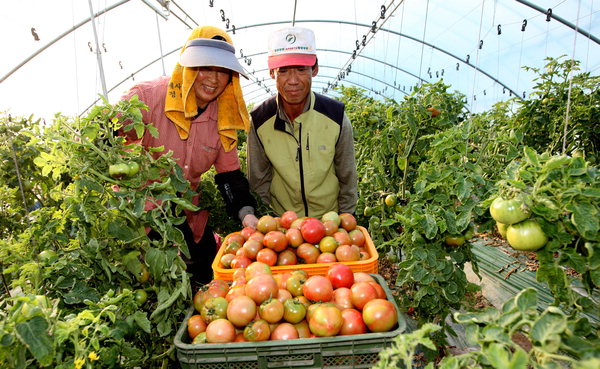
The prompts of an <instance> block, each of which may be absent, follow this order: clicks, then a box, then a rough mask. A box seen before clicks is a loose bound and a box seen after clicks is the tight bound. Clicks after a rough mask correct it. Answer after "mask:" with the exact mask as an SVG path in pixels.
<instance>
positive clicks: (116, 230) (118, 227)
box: [108, 219, 138, 242]
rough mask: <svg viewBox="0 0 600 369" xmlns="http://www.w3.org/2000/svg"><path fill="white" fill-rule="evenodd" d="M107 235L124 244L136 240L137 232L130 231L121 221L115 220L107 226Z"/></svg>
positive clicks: (124, 222) (125, 223)
mask: <svg viewBox="0 0 600 369" xmlns="http://www.w3.org/2000/svg"><path fill="white" fill-rule="evenodd" d="M108 233H109V234H110V235H111V236H113V237H115V238H118V239H120V240H122V241H124V242H130V241H133V240H134V239H135V238H137V236H138V235H137V232H135V231H134V230H132V229H131V227H129V225H128V224H127V222H126V221H125V220H123V219H115V220H113V221H111V222H110V223H109V224H108Z"/></svg>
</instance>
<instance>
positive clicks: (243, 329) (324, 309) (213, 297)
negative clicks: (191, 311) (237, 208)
mask: <svg viewBox="0 0 600 369" xmlns="http://www.w3.org/2000/svg"><path fill="white" fill-rule="evenodd" d="M193 303H194V308H195V310H196V311H195V312H196V314H195V315H192V316H191V317H190V318H188V320H187V328H188V335H189V337H190V339H191V340H192V343H194V344H200V343H225V342H256V341H267V340H289V339H297V338H311V337H331V336H336V335H351V334H363V333H368V332H386V331H390V330H392V329H393V328H394V327H396V326H397V323H398V312H397V310H396V306H395V304H394V303H392V302H391V301H389V300H388V299H387V296H386V293H385V290H384V288H383V287H382V286H381V285H380V284H379V283H377V281H376V280H375V278H373V276H372V275H370V274H367V273H363V272H353V271H352V269H351V268H350V267H349V266H348V265H346V264H343V263H334V264H331V265H330V266H329V268H328V269H327V272H326V274H325V275H314V276H310V277H309V276H308V275H307V274H306V272H305V271H304V270H302V269H298V270H294V271H291V272H285V273H280V274H273V273H271V269H270V267H269V266H268V265H267V264H265V263H262V262H259V261H255V262H253V263H251V264H250V265H249V266H248V267H247V268H240V269H237V270H236V271H235V274H234V281H233V282H232V283H231V285H230V284H229V283H227V282H225V281H223V280H219V279H215V280H213V281H211V282H210V283H209V284H208V285H207V286H206V288H205V289H202V290H199V291H198V292H196V293H195V295H194V299H193Z"/></svg>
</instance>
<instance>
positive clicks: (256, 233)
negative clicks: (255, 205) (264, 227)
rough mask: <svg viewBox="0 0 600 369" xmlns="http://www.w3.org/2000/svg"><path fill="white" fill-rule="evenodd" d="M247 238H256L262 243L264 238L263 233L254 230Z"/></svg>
mask: <svg viewBox="0 0 600 369" xmlns="http://www.w3.org/2000/svg"><path fill="white" fill-rule="evenodd" d="M248 239H249V240H256V241H258V242H260V244H261V245H262V243H263V241H264V239H265V235H264V233H262V232H259V231H256V232H254V233H252V234H251V235H250V237H248Z"/></svg>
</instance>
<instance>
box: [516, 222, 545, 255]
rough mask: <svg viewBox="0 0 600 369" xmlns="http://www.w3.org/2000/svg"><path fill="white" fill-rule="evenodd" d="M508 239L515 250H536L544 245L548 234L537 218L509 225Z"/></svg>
mask: <svg viewBox="0 0 600 369" xmlns="http://www.w3.org/2000/svg"><path fill="white" fill-rule="evenodd" d="M506 240H507V241H508V244H509V245H510V246H511V247H512V248H513V249H515V250H519V251H536V250H539V249H541V248H542V247H544V245H545V244H546V243H547V242H548V236H546V234H545V233H544V231H543V230H542V227H540V225H539V224H538V223H537V222H536V221H535V220H525V221H523V222H520V223H516V224H511V225H509V226H508V229H507V230H506Z"/></svg>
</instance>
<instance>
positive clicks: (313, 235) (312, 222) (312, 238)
mask: <svg viewBox="0 0 600 369" xmlns="http://www.w3.org/2000/svg"><path fill="white" fill-rule="evenodd" d="M300 232H302V238H304V240H305V241H306V242H308V243H312V244H317V243H319V241H321V238H323V236H325V226H324V225H323V223H321V221H320V220H318V219H316V218H307V219H306V220H305V221H304V222H303V223H302V226H301V227H300Z"/></svg>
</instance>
